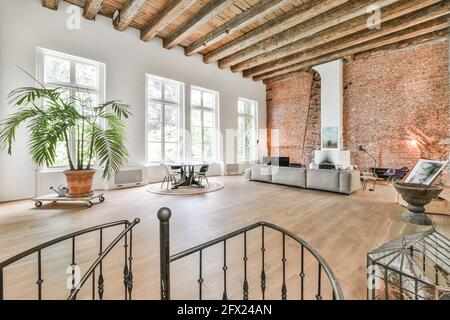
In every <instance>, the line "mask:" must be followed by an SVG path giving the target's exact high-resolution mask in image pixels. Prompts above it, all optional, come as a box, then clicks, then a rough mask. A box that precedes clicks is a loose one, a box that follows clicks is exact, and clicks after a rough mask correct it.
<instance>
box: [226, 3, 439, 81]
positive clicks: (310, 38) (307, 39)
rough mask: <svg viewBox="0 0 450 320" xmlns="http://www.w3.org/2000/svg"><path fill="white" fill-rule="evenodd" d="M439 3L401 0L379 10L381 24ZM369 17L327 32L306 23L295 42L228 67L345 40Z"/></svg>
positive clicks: (237, 68) (318, 25)
mask: <svg viewBox="0 0 450 320" xmlns="http://www.w3.org/2000/svg"><path fill="white" fill-rule="evenodd" d="M441 1H442V0H401V1H400V2H398V3H395V4H392V5H389V6H387V7H385V9H384V10H383V14H382V16H381V23H385V22H387V21H390V20H392V19H396V18H398V17H401V16H403V15H406V14H409V13H411V12H414V11H417V10H420V9H423V8H426V7H428V6H430V5H433V4H435V3H438V2H441ZM370 14H371V13H367V11H366V13H365V14H363V15H362V16H360V17H357V18H355V19H352V20H350V21H348V23H341V24H338V25H335V26H334V27H332V28H328V29H327V28H323V27H327V25H328V23H325V24H324V23H321V22H320V21H317V22H316V23H315V24H314V22H313V21H311V23H308V24H307V25H305V24H303V26H304V30H303V31H299V32H298V33H297V35H295V36H294V37H295V38H300V39H298V40H296V41H295V40H294V39H293V40H294V41H295V42H292V43H290V44H287V45H284V46H282V44H284V43H287V42H288V41H289V40H287V41H286V40H284V41H281V39H280V42H277V44H280V46H281V47H279V48H277V49H275V50H271V51H268V49H269V47H263V48H264V49H263V50H264V51H267V52H265V53H263V54H260V55H257V56H254V57H252V58H250V59H247V60H244V61H241V62H239V63H237V64H235V65H233V66H232V67H231V71H233V72H239V71H242V70H245V69H250V68H252V67H255V66H257V65H261V64H264V63H267V62H269V61H273V60H276V59H281V58H283V57H286V56H289V55H291V54H294V53H296V52H299V51H304V50H308V49H311V48H313V47H315V46H317V45H319V44H323V43H326V42H330V41H333V40H337V39H339V38H342V37H345V36H347V35H350V34H353V33H356V32H359V31H362V30H364V29H366V28H367V18H368V16H369V15H370ZM344 15H345V14H344ZM321 29H322V31H320V32H318V33H315V31H317V30H321ZM311 34H312V35H311ZM281 37H282V34H280V38H281ZM258 45H259V44H258ZM269 46H270V44H269ZM251 48H253V47H251ZM251 48H248V49H251ZM266 48H267V49H266ZM270 49H271V48H270ZM246 50H247V49H246ZM252 50H253V49H252ZM244 55H245V54H244ZM252 55H253V52H252ZM225 59H227V60H228V61H230V60H234V59H233V56H230V57H227V58H225ZM225 59H224V60H221V62H219V65H220V64H221V63H223V62H225ZM230 62H231V61H230Z"/></svg>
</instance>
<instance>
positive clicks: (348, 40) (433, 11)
mask: <svg viewBox="0 0 450 320" xmlns="http://www.w3.org/2000/svg"><path fill="white" fill-rule="evenodd" d="M447 14H448V8H447V5H446V4H445V3H442V2H441V3H438V4H435V5H434V6H432V7H430V8H428V9H427V10H422V11H417V12H413V13H410V14H408V15H406V16H403V17H399V18H397V19H394V20H391V21H389V22H385V23H383V24H382V28H381V29H379V30H377V29H374V30H370V29H365V30H363V31H361V32H358V33H355V34H353V35H349V36H347V37H344V38H341V39H338V40H335V41H331V42H328V43H325V44H323V45H320V46H317V47H313V48H311V49H310V50H307V51H300V52H297V53H294V54H292V55H289V56H286V57H284V58H281V59H277V60H274V61H271V62H267V63H265V64H262V65H259V66H256V67H254V68H251V69H247V70H245V71H244V77H252V76H257V75H260V74H263V73H267V72H269V71H273V70H277V69H280V68H284V67H288V66H290V65H293V64H298V63H301V62H304V61H307V60H311V59H314V58H316V57H319V56H323V55H325V54H328V53H332V52H335V51H338V50H343V49H347V48H350V47H352V46H356V45H359V44H362V43H364V42H368V41H370V40H374V39H377V38H380V37H383V36H386V35H389V34H392V33H395V32H398V31H401V30H404V29H407V28H411V27H414V26H416V25H419V24H422V23H425V22H428V21H430V20H434V19H437V18H439V17H442V16H446V15H447Z"/></svg>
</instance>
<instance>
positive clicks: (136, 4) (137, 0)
mask: <svg viewBox="0 0 450 320" xmlns="http://www.w3.org/2000/svg"><path fill="white" fill-rule="evenodd" d="M145 1H146V0H128V1H127V2H126V3H125V6H124V7H123V9H122V10H120V12H119V14H118V15H117V16H116V17H115V18H114V20H113V25H114V28H115V29H116V30H119V31H124V30H125V29H126V28H127V27H128V26H129V25H130V23H131V22H132V21H133V20H134V18H135V17H136V16H137V14H138V13H139V11H140V10H141V8H142V6H143V5H144V3H145Z"/></svg>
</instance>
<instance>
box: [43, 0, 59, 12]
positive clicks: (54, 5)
mask: <svg viewBox="0 0 450 320" xmlns="http://www.w3.org/2000/svg"><path fill="white" fill-rule="evenodd" d="M58 4H59V0H42V6H43V7H46V8H49V9H52V10H58Z"/></svg>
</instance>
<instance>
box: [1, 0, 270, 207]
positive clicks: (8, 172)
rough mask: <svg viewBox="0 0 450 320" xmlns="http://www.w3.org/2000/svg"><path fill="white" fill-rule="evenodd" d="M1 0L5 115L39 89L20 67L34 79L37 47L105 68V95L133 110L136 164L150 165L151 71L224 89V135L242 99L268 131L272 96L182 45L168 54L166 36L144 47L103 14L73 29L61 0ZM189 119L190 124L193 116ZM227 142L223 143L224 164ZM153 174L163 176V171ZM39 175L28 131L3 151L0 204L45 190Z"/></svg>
mask: <svg viewBox="0 0 450 320" xmlns="http://www.w3.org/2000/svg"><path fill="white" fill-rule="evenodd" d="M0 3H1V8H2V9H1V11H0V118H3V117H4V116H5V115H7V114H10V113H11V112H13V109H12V107H10V106H8V105H7V101H6V98H5V97H6V95H7V94H8V93H9V92H10V91H11V90H13V89H14V88H17V87H20V86H25V85H33V81H31V80H30V79H29V78H27V76H25V75H24V74H23V73H22V72H21V71H19V70H18V69H17V67H16V65H17V66H20V67H22V68H24V69H26V70H28V71H30V72H31V73H33V74H35V72H36V47H43V48H47V49H51V50H55V51H60V52H63V53H67V54H71V55H76V56H79V57H83V58H87V59H92V60H96V61H99V62H103V63H105V64H106V98H107V99H121V100H123V102H125V103H128V104H130V105H131V106H132V107H133V114H134V116H133V117H132V118H131V120H129V121H128V122H127V127H128V136H129V140H128V145H127V146H128V149H129V152H130V155H131V157H130V165H144V164H145V143H144V142H145V138H144V132H145V130H144V119H145V117H144V115H145V113H144V112H145V73H150V74H154V75H157V76H161V77H165V78H169V79H174V80H177V81H180V82H183V83H185V88H186V91H187V92H188V91H189V90H188V88H189V87H190V86H191V85H196V86H200V87H204V88H209V89H212V90H216V91H219V92H220V115H219V118H220V130H221V132H222V135H223V136H225V132H226V131H225V130H226V129H232V128H237V99H238V97H244V98H248V99H253V100H256V101H258V105H259V110H258V114H259V123H258V125H259V129H264V128H266V101H265V99H266V92H265V86H264V85H263V84H262V83H256V82H253V81H252V80H248V79H244V78H242V76H241V75H240V74H233V73H231V72H230V71H229V70H219V69H218V67H217V65H216V64H211V65H206V64H204V63H203V62H202V59H201V56H199V55H197V56H194V57H186V56H184V53H183V50H182V48H179V47H178V48H175V49H172V50H166V49H164V48H163V47H162V43H161V40H160V39H154V40H152V41H151V42H149V43H145V42H142V41H141V40H140V39H139V32H138V31H137V30H135V29H129V30H127V31H125V32H118V31H115V30H114V29H113V27H112V25H111V23H112V22H111V20H110V19H107V18H104V17H100V16H99V17H97V19H96V21H88V20H85V19H82V20H81V29H80V30H69V29H67V27H66V22H67V19H68V17H69V14H68V13H67V9H68V7H69V6H68V4H67V3H66V2H63V1H61V3H60V8H59V10H58V11H53V10H49V9H46V8H43V7H42V6H41V3H42V1H41V0H14V1H9V0H0ZM186 101H189V95H188V94H187V95H186ZM187 111H188V110H187ZM186 118H187V119H189V113H188V112H187V113H186ZM225 145H226V142H223V143H222V146H221V151H222V152H221V153H220V154H221V159H223V158H224V153H225V150H224V148H225V147H224V146H225ZM264 149H265V148H264V146H261V150H264ZM262 155H263V154H262V152H261V154H260V156H262ZM219 160H220V159H219ZM155 169H156V168H155ZM155 172H158V173H159V169H156V171H155ZM57 175H58V176H57V178H56V180H55V178H54V177H52V178H51V179H49V180H52V184H56V183H57V181H64V180H60V179H63V177H62V173H57ZM35 176H36V167H35V166H34V164H33V163H32V161H31V160H30V157H29V156H28V150H27V148H26V133H25V130H24V129H23V128H22V129H21V130H20V131H19V133H18V135H17V142H16V144H15V145H14V149H13V155H12V156H9V155H7V154H6V152H1V153H0V201H7V200H14V199H22V198H29V197H33V196H34V195H35V194H36V193H37V189H39V190H46V188H47V186H48V185H47V184H45V183H44V184H43V183H42V181H40V180H39V179H35ZM156 176H157V175H156ZM156 176H155V177H154V178H156ZM37 184H39V186H38V187H39V188H37V187H36V185H37Z"/></svg>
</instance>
